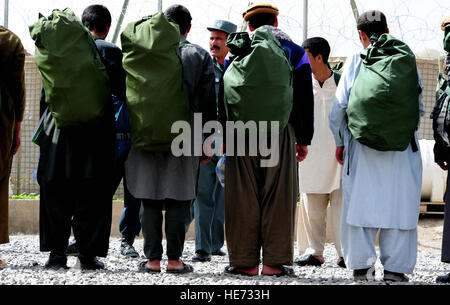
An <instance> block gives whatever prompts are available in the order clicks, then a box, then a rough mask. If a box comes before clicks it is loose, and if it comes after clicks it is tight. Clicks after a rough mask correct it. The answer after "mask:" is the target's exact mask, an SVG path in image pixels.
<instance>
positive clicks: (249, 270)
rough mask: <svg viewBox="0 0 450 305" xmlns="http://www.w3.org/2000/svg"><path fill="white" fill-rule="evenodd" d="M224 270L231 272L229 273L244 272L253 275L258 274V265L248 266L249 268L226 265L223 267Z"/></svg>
mask: <svg viewBox="0 0 450 305" xmlns="http://www.w3.org/2000/svg"><path fill="white" fill-rule="evenodd" d="M225 272H226V273H231V274H245V275H250V276H254V275H258V274H259V266H254V267H250V268H238V267H231V266H228V267H226V268H225Z"/></svg>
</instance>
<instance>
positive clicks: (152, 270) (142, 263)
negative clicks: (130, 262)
mask: <svg viewBox="0 0 450 305" xmlns="http://www.w3.org/2000/svg"><path fill="white" fill-rule="evenodd" d="M146 264H147V261H144V262H140V263H139V271H142V272H147V273H160V272H161V269H159V270H157V269H151V268H148V267H145V265H146Z"/></svg>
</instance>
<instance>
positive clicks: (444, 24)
mask: <svg viewBox="0 0 450 305" xmlns="http://www.w3.org/2000/svg"><path fill="white" fill-rule="evenodd" d="M449 23H450V16H447V17H446V18H445V19H444V20H442V22H441V30H443V31H445V26H446V25H447V24H449Z"/></svg>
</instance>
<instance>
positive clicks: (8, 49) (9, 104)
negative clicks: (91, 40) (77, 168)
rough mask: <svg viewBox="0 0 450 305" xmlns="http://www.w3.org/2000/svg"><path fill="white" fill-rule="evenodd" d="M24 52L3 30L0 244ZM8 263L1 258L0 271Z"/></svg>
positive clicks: (21, 102)
mask: <svg viewBox="0 0 450 305" xmlns="http://www.w3.org/2000/svg"><path fill="white" fill-rule="evenodd" d="M24 65H25V50H24V49H23V46H22V43H21V41H20V39H19V37H17V36H16V35H15V34H14V33H12V32H11V31H9V30H8V29H6V28H4V27H1V26H0V94H1V96H0V244H3V243H8V242H9V229H8V222H9V221H8V219H9V216H8V205H9V174H10V170H11V164H12V159H13V156H14V155H15V154H16V152H17V150H18V149H19V147H20V126H21V122H22V119H23V113H24V110H25V70H24ZM5 265H6V261H5V260H3V259H1V258H0V267H3V266H5Z"/></svg>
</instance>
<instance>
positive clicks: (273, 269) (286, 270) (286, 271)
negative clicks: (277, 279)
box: [261, 265, 295, 276]
mask: <svg viewBox="0 0 450 305" xmlns="http://www.w3.org/2000/svg"><path fill="white" fill-rule="evenodd" d="M261 273H262V274H263V275H276V276H282V275H285V276H294V275H295V273H294V269H292V268H291V267H284V266H267V265H263V269H262V271H261Z"/></svg>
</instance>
